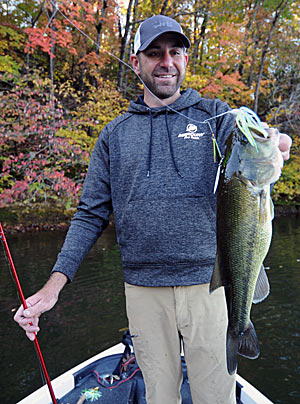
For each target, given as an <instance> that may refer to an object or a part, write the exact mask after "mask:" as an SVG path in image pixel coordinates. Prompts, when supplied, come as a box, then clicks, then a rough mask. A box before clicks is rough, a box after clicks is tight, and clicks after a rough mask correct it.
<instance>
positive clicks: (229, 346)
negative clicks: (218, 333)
mask: <svg viewBox="0 0 300 404" xmlns="http://www.w3.org/2000/svg"><path fill="white" fill-rule="evenodd" d="M238 348H239V336H234V334H233V333H231V332H230V331H229V329H228V330H227V339H226V357H227V370H228V373H229V374H230V375H233V374H234V373H235V372H236V370H237V365H238Z"/></svg>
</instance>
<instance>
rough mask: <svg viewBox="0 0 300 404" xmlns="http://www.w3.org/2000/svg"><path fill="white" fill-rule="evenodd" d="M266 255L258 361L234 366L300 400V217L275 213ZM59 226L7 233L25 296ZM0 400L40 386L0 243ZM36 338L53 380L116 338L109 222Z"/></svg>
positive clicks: (116, 274) (119, 316)
mask: <svg viewBox="0 0 300 404" xmlns="http://www.w3.org/2000/svg"><path fill="white" fill-rule="evenodd" d="M273 228H274V235H273V240H272V245H271V248H270V251H269V254H268V257H267V258H266V260H265V266H266V267H267V268H269V269H267V272H268V276H269V279H270V283H271V294H270V296H269V297H268V299H267V300H265V301H264V302H262V303H260V304H259V305H255V306H254V307H253V309H252V320H253V322H254V325H255V328H256V331H257V334H258V338H259V341H260V345H261V355H260V357H259V358H258V359H257V360H254V361H251V360H248V359H244V358H240V359H239V373H240V374H241V375H242V376H243V377H244V378H246V379H247V380H248V381H250V382H251V383H252V384H254V385H255V386H256V387H257V388H259V389H260V390H261V391H263V392H264V394H265V395H267V396H268V397H269V398H270V399H271V400H272V401H273V402H274V403H280V404H296V403H297V404H299V403H300V320H299V319H300V298H299V296H300V218H299V217H297V216H289V217H279V218H276V219H275V220H274V226H273ZM64 235H65V233H64V232H56V231H53V232H40V233H31V234H21V235H13V236H8V235H6V238H7V240H8V244H9V247H10V250H11V254H12V256H13V259H14V263H15V266H16V269H17V272H18V275H19V279H20V283H21V285H22V288H23V291H24V294H25V296H29V295H31V294H32V293H34V292H36V291H37V289H38V288H40V287H41V286H42V285H43V284H44V282H45V281H46V280H47V278H48V275H49V271H50V269H51V267H52V266H53V264H54V262H55V259H56V255H57V253H58V251H59V250H60V248H61V245H62V243H63V239H64ZM0 271H1V283H0V303H1V304H0V322H1V329H0V347H1V348H0V349H1V368H0V403H1V404H14V403H16V402H17V401H19V400H20V399H22V398H23V397H25V396H27V395H28V394H29V393H31V392H32V391H34V390H36V389H37V388H39V387H40V386H41V385H42V381H41V375H40V371H39V365H38V361H37V358H36V355H35V351H34V346H33V344H32V343H31V342H29V341H28V340H27V338H25V334H24V333H23V332H22V330H21V329H19V327H18V326H17V325H16V323H15V322H14V321H13V320H12V317H13V314H14V310H15V309H16V307H17V306H18V299H17V295H16V289H15V287H14V283H13V280H12V278H11V276H10V274H9V270H8V265H7V262H6V259H5V256H4V251H3V250H2V249H1V250H0ZM40 324H41V328H42V330H41V332H40V333H39V335H38V340H39V344H40V347H41V350H42V353H43V356H44V359H45V362H46V365H47V369H48V372H49V375H50V378H51V379H53V378H55V377H56V376H58V375H60V374H61V373H63V372H64V371H66V370H68V369H69V368H71V367H73V366H75V365H77V364H79V363H80V362H82V361H83V360H85V359H88V358H89V357H91V356H92V355H94V354H96V353H98V352H99V351H102V350H103V349H105V348H108V347H110V346H111V345H113V344H114V343H117V342H120V339H121V336H122V332H123V331H122V329H124V328H125V327H127V320H126V314H125V301H124V292H123V279H122V270H121V265H120V258H119V251H118V248H117V246H116V241H115V234H114V229H113V227H109V228H108V229H107V230H106V231H105V234H103V236H102V237H101V238H100V239H99V240H98V242H97V243H96V245H95V246H94V247H93V249H92V250H91V252H90V253H89V255H88V256H87V257H86V259H85V261H84V263H83V264H82V266H81V267H80V269H79V271H78V273H77V275H76V277H75V280H74V282H73V283H72V284H71V285H68V286H66V287H65V288H64V290H63V292H62V294H61V297H60V300H59V303H58V304H57V305H56V307H55V308H54V309H53V310H52V311H50V312H49V313H46V314H44V315H43V317H42V319H41V322H40Z"/></svg>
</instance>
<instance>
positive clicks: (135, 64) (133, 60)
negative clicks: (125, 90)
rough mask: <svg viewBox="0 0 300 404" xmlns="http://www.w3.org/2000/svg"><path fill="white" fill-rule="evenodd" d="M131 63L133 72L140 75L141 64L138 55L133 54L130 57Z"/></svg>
mask: <svg viewBox="0 0 300 404" xmlns="http://www.w3.org/2000/svg"><path fill="white" fill-rule="evenodd" d="M130 62H131V64H132V67H133V70H134V71H135V73H136V74H140V62H139V58H138V57H137V55H134V54H132V55H131V56H130Z"/></svg>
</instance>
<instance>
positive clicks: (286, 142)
mask: <svg viewBox="0 0 300 404" xmlns="http://www.w3.org/2000/svg"><path fill="white" fill-rule="evenodd" d="M279 135H280V137H279V150H280V151H281V154H282V158H283V160H288V159H289V158H290V149H291V146H292V139H291V138H290V137H289V136H288V135H286V134H285V133H280V134H279Z"/></svg>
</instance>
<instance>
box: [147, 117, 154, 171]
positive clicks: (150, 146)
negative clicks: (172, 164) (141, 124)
mask: <svg viewBox="0 0 300 404" xmlns="http://www.w3.org/2000/svg"><path fill="white" fill-rule="evenodd" d="M149 114H150V140H149V149H148V156H147V177H150V168H151V157H152V132H153V122H152V119H153V118H152V111H151V110H150V111H149Z"/></svg>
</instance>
